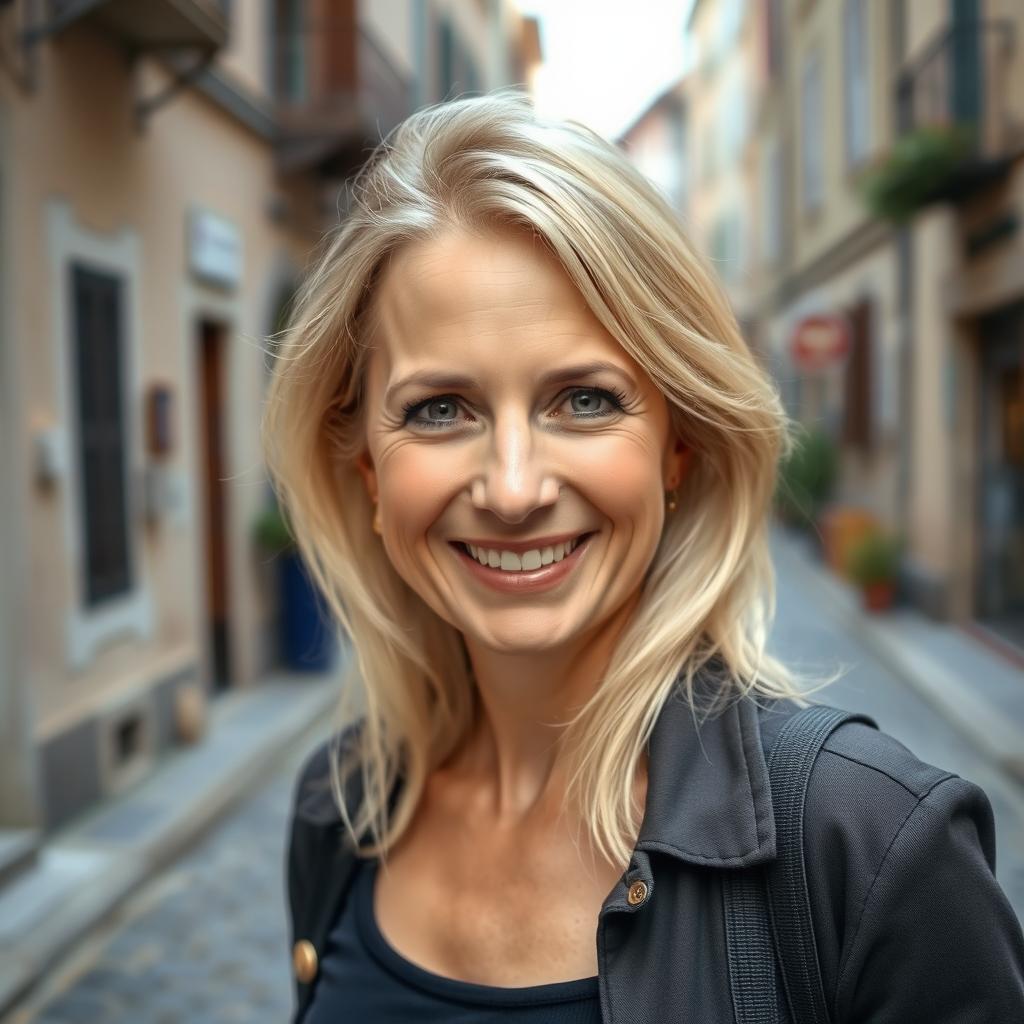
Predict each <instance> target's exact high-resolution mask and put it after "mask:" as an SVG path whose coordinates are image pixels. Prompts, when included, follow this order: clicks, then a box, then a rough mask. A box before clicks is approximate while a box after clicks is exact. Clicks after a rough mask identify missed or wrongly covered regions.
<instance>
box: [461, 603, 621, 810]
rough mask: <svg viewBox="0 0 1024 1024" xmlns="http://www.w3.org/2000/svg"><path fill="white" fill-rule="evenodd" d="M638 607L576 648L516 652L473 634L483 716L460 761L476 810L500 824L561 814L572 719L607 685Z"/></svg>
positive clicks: (580, 641)
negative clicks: (504, 650)
mask: <svg viewBox="0 0 1024 1024" xmlns="http://www.w3.org/2000/svg"><path fill="white" fill-rule="evenodd" d="M634 605H635V600H634V601H631V602H627V604H626V605H624V606H623V607H622V608H621V609H620V610H619V611H618V612H616V614H615V616H614V617H613V619H612V620H611V621H606V622H603V623H602V624H601V625H600V627H599V628H597V629H595V630H594V631H592V632H591V633H589V634H587V635H585V636H583V637H579V638H577V640H576V641H575V642H574V643H573V644H572V645H571V647H570V646H566V647H564V648H559V649H557V650H545V651H543V652H539V653H537V654H515V655H508V654H504V653H501V652H495V651H493V650H490V649H487V648H481V647H479V646H478V645H475V644H473V643H472V642H471V641H470V640H469V639H468V638H467V648H468V650H469V656H470V660H471V662H472V665H473V671H474V675H475V678H476V684H477V689H478V694H479V698H480V699H479V714H478V715H477V719H476V723H475V725H474V728H473V730H472V732H471V734H470V736H469V737H468V739H467V742H466V743H465V744H464V745H463V747H462V748H461V750H460V752H459V753H458V754H457V755H456V758H455V759H454V764H453V765H452V767H454V768H455V770H457V771H458V773H459V774H460V775H461V776H462V777H464V778H466V779H467V780H470V781H471V782H472V784H473V788H474V789H475V790H476V791H477V793H478V794H479V799H478V801H474V803H475V804H476V807H475V810H476V811H478V812H480V813H482V814H484V815H486V817H487V819H488V820H489V821H490V822H491V824H492V825H493V826H494V827H514V826H516V825H520V824H525V823H526V822H527V820H537V819H545V820H547V819H548V818H549V817H554V816H556V815H557V813H558V811H559V809H560V807H561V802H562V797H563V795H564V792H565V788H566V784H567V782H568V771H567V768H568V765H567V752H566V750H565V748H564V744H563V743H562V737H563V735H564V733H565V731H566V728H567V722H568V721H569V720H570V719H571V718H572V717H573V716H574V715H575V714H576V713H577V712H578V710H579V709H580V708H581V707H582V706H583V705H584V704H585V703H586V702H587V701H588V700H589V699H590V698H591V697H592V696H593V695H594V693H595V692H596V691H597V689H598V687H599V686H600V684H601V680H602V679H603V677H604V674H605V672H606V670H607V667H608V664H609V662H610V660H611V657H612V654H613V653H614V650H615V645H616V643H617V641H618V639H619V636H620V634H621V632H622V630H623V628H624V627H625V625H626V623H627V622H628V621H629V617H630V615H631V614H632V612H633V609H634Z"/></svg>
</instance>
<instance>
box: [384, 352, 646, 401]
mask: <svg viewBox="0 0 1024 1024" xmlns="http://www.w3.org/2000/svg"><path fill="white" fill-rule="evenodd" d="M602 372H608V373H614V374H616V375H618V376H619V377H622V378H623V379H624V380H625V381H626V382H627V383H629V384H630V385H632V386H633V387H636V381H635V380H634V379H633V377H632V376H631V375H630V374H629V373H627V372H626V370H624V369H623V368H622V367H621V366H619V365H618V364H617V363H609V362H606V361H605V360H603V359H595V360H594V361H593V362H589V363H578V364H576V365H574V366H562V367H559V368H558V369H555V370H548V372H547V373H544V374H541V377H540V383H541V386H542V387H546V386H548V385H549V384H561V383H563V382H564V381H567V380H579V379H580V378H581V377H589V376H592V375H593V374H596V373H602ZM413 386H418V387H422V388H467V389H468V388H479V387H480V382H479V381H478V380H477V379H476V378H475V377H466V376H464V375H462V374H458V373H447V372H435V371H433V370H421V371H418V372H416V373H410V374H409V375H408V376H407V377H402V378H401V379H400V380H397V381H395V383H394V384H392V385H391V386H390V387H389V388H388V389H387V391H386V392H385V394H384V400H385V402H390V401H391V399H392V398H393V397H394V396H395V395H396V394H397V393H398V392H399V391H401V390H402V389H403V388H407V387H413Z"/></svg>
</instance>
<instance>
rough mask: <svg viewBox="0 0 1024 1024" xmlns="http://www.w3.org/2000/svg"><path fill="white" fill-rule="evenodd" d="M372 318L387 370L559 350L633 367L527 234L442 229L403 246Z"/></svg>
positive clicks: (384, 281) (382, 284) (388, 272)
mask: <svg viewBox="0 0 1024 1024" xmlns="http://www.w3.org/2000/svg"><path fill="white" fill-rule="evenodd" d="M375 312H376V324H377V331H376V341H377V346H378V347H379V348H380V349H381V350H382V355H384V356H385V358H386V361H387V362H388V363H390V364H392V365H393V366H395V365H397V364H403V365H405V364H410V365H419V364H420V363H421V362H423V361H424V359H429V358H432V357H436V358H440V359H444V360H445V361H449V362H450V361H452V360H453V359H459V358H464V357H466V358H468V357H473V356H476V357H481V356H482V357H485V358H490V357H491V356H493V355H494V354H496V352H497V351H500V352H501V353H502V355H504V356H508V355H512V354H514V353H523V354H524V355H530V354H535V355H538V356H543V355H545V354H551V353H553V352H557V351H558V350H560V349H562V348H565V347H569V348H572V349H573V350H574V353H575V354H579V352H581V351H582V349H583V348H584V347H585V348H586V350H587V352H590V353H593V354H597V353H600V354H601V355H603V356H604V357H605V358H607V357H609V356H611V355H614V356H617V360H618V361H619V362H621V363H623V364H625V365H629V364H630V363H631V362H632V360H630V359H629V357H628V354H627V353H626V352H625V351H624V350H623V349H622V348H621V346H620V345H619V344H618V342H617V341H616V340H615V339H614V338H613V337H612V336H611V335H610V334H608V332H607V331H606V330H605V329H604V327H603V326H602V324H601V323H600V321H599V320H598V319H597V318H596V316H595V315H594V314H593V313H592V312H591V310H590V309H589V307H588V306H587V304H586V302H585V300H584V299H583V296H582V295H580V293H579V292H578V291H577V289H576V287H575V286H574V285H573V283H572V281H571V279H570V278H569V276H568V275H567V274H566V273H565V271H564V270H563V269H562V267H561V265H560V264H559V263H558V261H557V259H556V258H555V257H554V256H552V255H551V253H549V252H548V250H547V248H546V247H545V245H544V243H543V242H542V241H541V240H540V239H537V238H534V237H533V236H532V235H531V234H530V233H529V232H527V231H526V230H519V229H513V228H509V229H493V230H488V231H486V232H470V231H467V230H464V229H451V230H449V231H447V232H446V233H445V234H443V235H441V236H439V237H436V238H431V239H425V240H419V241H416V242H414V243H410V244H409V245H407V246H405V247H404V248H402V249H401V250H399V251H398V252H397V253H396V254H395V256H394V257H393V259H392V260H391V262H390V264H389V265H388V266H387V268H386V269H385V271H384V273H383V275H382V277H381V280H380V282H379V285H378V289H377V294H376V297H375Z"/></svg>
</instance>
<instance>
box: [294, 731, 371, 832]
mask: <svg viewBox="0 0 1024 1024" xmlns="http://www.w3.org/2000/svg"><path fill="white" fill-rule="evenodd" d="M362 724H363V722H362V719H360V720H358V721H356V722H352V723H351V724H349V725H348V726H346V727H345V728H344V729H343V730H342V731H341V732H339V733H334V734H332V735H331V736H330V737H328V738H327V739H325V740H323V741H322V742H321V743H319V744H318V745H317V746H315V747H314V748H313V749H312V750H311V751H310V752H309V753H308V754H307V755H306V757H305V759H304V760H303V761H302V763H301V766H300V768H299V771H298V774H297V776H296V780H295V784H294V787H293V790H292V800H291V821H292V828H293V831H294V829H295V828H296V827H297V826H300V825H302V826H311V827H320V828H323V827H324V826H330V825H335V824H340V822H341V815H340V813H339V811H338V805H337V802H336V800H335V796H334V791H333V788H332V783H331V774H332V770H333V766H334V764H335V763H337V761H338V759H339V758H340V757H341V756H342V755H343V754H344V752H345V751H346V750H347V749H349V748H351V746H352V745H353V744H354V743H355V742H356V741H357V740H358V737H359V732H360V730H361V728H362Z"/></svg>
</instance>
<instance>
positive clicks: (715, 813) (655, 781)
mask: <svg viewBox="0 0 1024 1024" xmlns="http://www.w3.org/2000/svg"><path fill="white" fill-rule="evenodd" d="M707 680H708V675H707V670H705V672H704V673H700V674H698V676H697V678H696V679H695V680H694V689H695V693H696V694H697V695H698V697H700V696H701V694H702V688H703V686H704V685H705V684H706V682H707ZM355 728H358V723H357V725H356V726H350V727H349V730H347V731H346V734H345V735H343V736H342V745H344V743H345V741H346V739H347V738H348V737H349V736H351V735H352V733H353V731H354V729H355ZM318 761H319V762H320V771H314V772H312V773H311V774H313V775H316V776H319V777H320V778H319V779H318V780H317V781H318V782H319V785H316V784H313V785H308V786H305V787H303V790H304V792H303V794H302V795H303V797H304V799H302V800H301V801H300V805H299V814H300V816H301V817H302V818H303V819H305V820H306V821H307V822H308V823H310V824H316V825H320V826H331V827H333V828H335V829H337V830H339V831H344V827H343V825H342V821H341V816H340V814H339V813H338V809H337V806H336V804H335V803H334V799H333V796H332V795H331V792H330V786H329V783H328V782H327V778H326V776H327V757H326V750H325V749H323V750H321V752H320V757H319V758H318ZM358 779H359V773H358V772H356V773H355V776H353V777H352V778H350V780H349V783H350V785H352V786H355V787H356V789H355V790H353V791H352V792H350V800H351V801H352V803H351V804H350V806H351V805H354V803H355V802H356V800H357V799H358V797H357V790H358V785H359V782H358ZM399 785H400V782H399ZM397 793H398V788H397V787H396V789H395V790H393V791H392V794H391V800H392V803H393V801H394V799H395V797H396V796H397ZM636 846H637V849H639V850H644V851H648V852H651V851H653V852H659V853H664V854H668V855H670V856H673V857H676V858H678V859H680V860H683V861H686V862H688V863H690V864H695V865H701V866H705V867H722V868H742V867H747V866H749V865H752V864H760V863H763V862H765V861H768V860H773V859H774V858H775V856H776V846H775V817H774V814H773V810H772V799H771V787H770V783H769V777H768V765H767V761H766V759H765V753H764V748H763V746H762V741H761V729H760V727H759V724H758V709H757V705H756V704H755V703H754V702H753V700H752V699H751V698H749V697H744V698H743V699H741V700H735V699H734V700H732V701H731V702H730V703H729V704H728V705H727V706H726V707H725V709H724V710H721V711H719V712H717V713H716V714H715V715H714V716H711V717H707V718H705V719H704V720H703V721H701V723H700V725H699V727H698V724H697V716H696V713H695V712H694V711H693V710H692V708H691V707H690V704H689V702H688V701H687V699H686V695H685V692H684V691H683V689H682V686H681V685H677V686H676V688H675V690H674V691H673V693H672V695H671V696H670V697H669V698H668V699H667V700H666V701H665V703H664V705H663V706H662V709H661V711H660V712H659V715H658V718H657V720H656V722H655V726H654V729H653V731H652V733H651V737H650V740H649V741H648V782H647V797H646V801H645V806H644V817H643V821H642V823H641V827H640V834H639V836H638V838H637V843H636Z"/></svg>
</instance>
